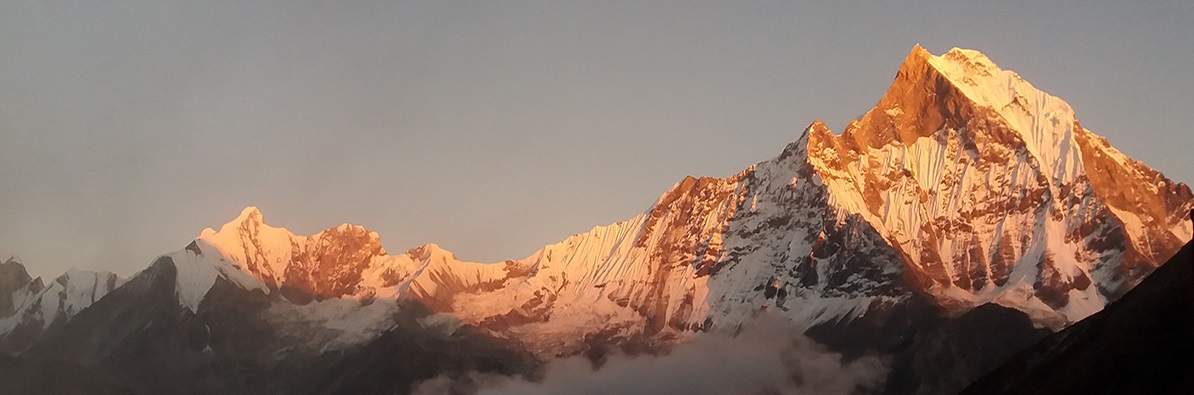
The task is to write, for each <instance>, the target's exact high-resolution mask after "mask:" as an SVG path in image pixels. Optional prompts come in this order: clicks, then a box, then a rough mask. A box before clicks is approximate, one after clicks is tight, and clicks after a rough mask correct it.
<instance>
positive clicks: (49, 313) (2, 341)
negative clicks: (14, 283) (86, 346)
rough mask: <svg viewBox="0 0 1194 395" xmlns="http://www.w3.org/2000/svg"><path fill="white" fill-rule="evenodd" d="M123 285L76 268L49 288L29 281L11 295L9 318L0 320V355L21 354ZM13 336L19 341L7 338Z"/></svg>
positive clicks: (101, 274) (102, 273) (107, 276)
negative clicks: (39, 338)
mask: <svg viewBox="0 0 1194 395" xmlns="http://www.w3.org/2000/svg"><path fill="white" fill-rule="evenodd" d="M124 283H125V279H123V278H120V277H118V276H117V275H115V274H113V273H111V272H106V271H100V272H93V271H87V270H79V269H75V268H71V269H70V270H67V272H66V273H64V274H62V275H61V276H58V277H57V278H55V279H54V280H53V281H50V282H49V284H44V283H43V281H42V279H41V278H35V279H32V280H31V281H29V282H28V283H26V284H25V285H23V286H21V287H19V288H17V289H16V290H15V291H13V292H12V294H11V301H12V307H13V309H12V314H11V315H9V316H7V317H0V351H20V350H21V349H23V348H24V347H26V346H28V345H29V344H32V341H35V340H36V339H37V338H38V337H40V336H41V335H42V334H43V333H44V332H46V331H48V330H51V328H52V327H55V326H61V325H64V324H65V323H66V322H67V321H68V320H70V319H71V318H72V317H74V316H75V315H76V314H79V312H81V311H83V310H84V309H86V308H87V307H90V306H91V305H92V304H93V303H95V302H96V301H98V300H100V299H101V298H103V297H104V296H106V295H107V294H108V293H109V292H111V291H112V290H113V289H116V288H117V287H119V286H121V285H123V284H124ZM16 332H21V333H20V334H19V336H20V337H21V338H14V339H9V338H8V337H9V335H10V334H13V333H16Z"/></svg>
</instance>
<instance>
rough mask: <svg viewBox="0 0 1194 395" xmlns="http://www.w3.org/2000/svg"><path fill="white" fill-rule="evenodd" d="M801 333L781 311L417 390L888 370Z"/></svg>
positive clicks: (658, 384)
mask: <svg viewBox="0 0 1194 395" xmlns="http://www.w3.org/2000/svg"><path fill="white" fill-rule="evenodd" d="M801 333H802V331H801V330H800V329H799V328H797V327H796V326H794V325H792V324H791V323H790V322H788V321H786V320H784V319H783V318H781V317H777V316H775V315H774V314H762V315H759V316H758V317H755V318H753V319H752V320H750V321H748V322H746V323H744V324H743V325H742V326H741V328H739V330H738V333H737V334H736V335H735V334H733V333H725V332H714V333H706V334H701V335H699V336H697V337H696V338H695V339H694V340H693V341H691V342H688V343H685V344H682V345H679V346H676V347H675V348H674V349H673V350H672V351H671V352H670V353H668V354H666V355H659V356H650V355H641V356H627V355H612V356H610V357H609V358H608V360H607V361H606V362H605V363H604V364H601V366H600V367H599V368H596V369H595V368H594V364H593V363H592V362H591V361H590V360H588V359H586V358H584V357H579V356H578V357H572V358H567V359H561V360H556V361H552V362H550V363H549V364H548V365H547V366H546V368H545V371H544V376H543V377H544V378H543V380H542V381H539V382H530V381H526V380H522V379H519V378H512V377H504V376H490V375H478V374H474V375H472V376H471V377H470V380H469V381H470V383H468V384H467V385H462V383H459V382H453V381H452V380H450V379H448V378H446V377H442V376H441V377H439V378H436V379H433V380H429V381H425V382H423V383H421V384H419V385H418V386H417V387H416V389H415V393H416V394H445V393H453V392H457V393H459V392H463V393H479V394H485V395H504V394H580V395H583V394H611V393H627V394H669V393H677V394H850V393H858V392H869V391H868V390H873V389H876V388H878V387H880V386H881V385H882V384H883V381H884V379H885V378H886V377H887V373H888V366H887V362H886V361H884V360H883V359H880V358H877V357H862V358H858V359H856V360H853V361H844V360H843V358H842V356H841V355H840V354H838V353H835V352H832V351H829V350H828V349H826V348H825V347H824V346H822V345H820V344H818V343H816V342H814V341H812V340H811V339H809V338H808V337H805V336H804V335H802V334H801ZM462 387H463V388H462Z"/></svg>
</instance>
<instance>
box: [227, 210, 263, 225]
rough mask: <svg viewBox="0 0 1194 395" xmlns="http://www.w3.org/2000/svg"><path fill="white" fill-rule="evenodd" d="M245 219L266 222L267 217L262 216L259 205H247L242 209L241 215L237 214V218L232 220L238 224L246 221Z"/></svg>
mask: <svg viewBox="0 0 1194 395" xmlns="http://www.w3.org/2000/svg"><path fill="white" fill-rule="evenodd" d="M245 221H253V222H256V223H264V222H265V219H264V218H263V217H262V216H261V210H258V209H257V206H248V207H245V208H244V210H241V211H240V215H238V216H236V219H234V220H232V222H233V223H238V224H239V223H244V222H245Z"/></svg>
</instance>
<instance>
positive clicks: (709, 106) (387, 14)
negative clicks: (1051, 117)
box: [0, 1, 1194, 278]
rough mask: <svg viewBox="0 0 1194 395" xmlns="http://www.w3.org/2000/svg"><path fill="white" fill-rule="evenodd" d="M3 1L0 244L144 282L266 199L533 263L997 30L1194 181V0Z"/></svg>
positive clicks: (1090, 114)
mask: <svg viewBox="0 0 1194 395" xmlns="http://www.w3.org/2000/svg"><path fill="white" fill-rule="evenodd" d="M1028 7H1029V3H1024V4H1021V5H1020V6H1019V7H1011V6H1008V5H1005V4H997V3H977V4H973V5H963V4H955V3H950V2H927V1H923V2H915V3H914V4H899V5H897V4H859V5H850V4H828V5H815V6H802V5H795V4H788V3H783V2H758V3H749V4H733V3H721V2H685V3H663V2H658V3H648V4H639V3H634V2H601V3H599V4H588V3H579V2H512V3H501V4H493V3H483V4H474V3H467V2H428V3H400V4H393V3H387V2H365V3H358V4H356V5H354V6H352V7H349V6H338V5H328V4H322V3H311V4H303V5H295V4H292V3H290V2H275V1H266V2H254V3H251V4H242V3H237V2H227V3H205V4H204V5H203V6H200V5H197V4H192V3H185V2H145V3H139V2H119V3H104V4H96V3H85V4H78V5H73V6H69V7H68V6H62V5H58V4H51V3H41V2H31V3H25V4H22V3H13V2H0V51H3V53H4V54H5V56H4V57H2V58H0V192H2V193H3V196H4V198H3V199H0V225H2V226H0V260H2V259H5V258H7V257H8V256H10V255H15V256H19V257H21V260H22V261H23V262H24V263H25V264H26V266H27V267H28V268H29V271H30V272H31V274H33V275H34V276H47V277H50V278H52V277H55V276H57V275H59V274H60V273H62V272H63V271H65V270H66V269H67V268H69V267H78V268H82V269H88V270H110V271H114V272H116V273H118V274H120V275H123V276H128V275H131V274H132V273H134V272H136V271H137V270H140V269H142V268H144V267H146V266H147V265H148V264H149V263H150V262H151V260H152V259H153V258H154V257H155V256H158V255H160V254H164V253H168V252H171V251H175V250H178V249H181V248H182V247H183V246H185V245H186V243H187V242H189V241H190V240H191V239H192V238H194V237H195V236H197V235H198V234H199V232H200V231H201V230H202V229H203V228H205V227H212V228H217V229H218V228H219V226H220V225H222V224H224V223H225V222H227V221H229V220H231V219H233V218H234V217H236V216H237V214H239V213H240V211H241V209H243V208H244V207H246V206H257V207H259V208H260V210H261V211H262V212H263V214H264V217H265V220H266V222H267V223H269V224H270V225H272V226H275V227H284V228H287V229H289V230H291V231H292V232H295V233H297V234H311V233H315V232H318V231H319V230H322V229H325V228H329V227H333V226H336V225H338V224H341V223H354V224H359V225H362V226H365V227H367V228H369V229H371V230H374V231H377V232H378V233H379V234H380V235H381V238H382V242H383V245H384V247H385V248H386V249H387V250H389V251H391V252H392V253H397V252H401V251H405V250H407V249H409V248H413V247H416V246H419V245H421V244H424V243H436V244H439V245H441V246H443V247H444V248H446V249H448V250H451V251H453V252H455V253H456V255H457V256H458V257H459V258H461V259H463V260H469V261H479V262H497V261H501V260H504V259H519V258H523V257H525V256H527V255H530V254H531V253H533V252H534V251H535V250H537V249H539V248H541V247H542V246H544V245H546V244H550V243H555V242H558V241H560V240H563V239H564V238H566V237H567V236H568V235H571V234H574V233H579V232H584V231H587V230H589V229H590V228H592V227H594V226H598V225H606V224H610V223H613V222H618V221H623V220H627V219H630V218H631V217H633V216H634V215H636V214H638V213H640V212H642V211H644V210H646V209H648V208H649V206H650V204H651V203H653V202H654V201H655V200H656V199H657V198H658V196H659V195H660V194H662V193H663V192H665V191H666V190H667V188H668V187H670V186H671V185H673V184H674V183H676V182H678V181H680V180H681V179H683V178H684V176H686V175H694V176H717V177H724V176H728V175H732V174H734V173H737V172H739V171H741V170H742V169H744V168H746V167H747V166H749V165H751V164H753V163H756V162H759V161H763V160H767V159H769V158H771V157H773V156H774V155H776V154H778V153H779V151H780V150H781V149H782V148H783V147H784V145H786V144H787V143H788V142H790V141H793V140H795V139H796V138H797V137H798V136H799V134H800V132H801V131H802V129H803V128H804V126H806V125H808V124H809V123H811V122H812V121H813V120H815V119H822V120H824V121H825V122H826V123H827V124H828V125H829V126H830V127H831V128H832V129H833V130H834V132H835V133H840V132H841V129H842V127H843V126H844V125H845V124H846V123H847V122H848V121H849V120H851V119H853V118H855V117H858V116H860V115H861V114H863V113H864V112H866V111H867V110H869V109H870V108H871V107H872V106H873V105H874V104H875V103H876V102H878V100H879V98H880V97H881V96H882V94H883V93H884V92H885V91H886V90H887V88H888V86H889V85H890V83H891V81H892V78H893V77H894V75H895V73H896V69H897V68H898V66H899V64H900V63H901V62H902V61H903V59H904V57H905V55H907V53H908V51H909V50H911V49H912V47H913V46H914V45H915V44H918V43H919V44H920V45H922V46H924V47H925V48H926V49H928V50H929V51H930V52H932V53H934V54H941V53H944V52H946V51H948V50H949V49H950V48H953V47H963V48H972V49H977V50H979V51H981V52H983V53H984V54H986V55H987V56H988V57H990V59H991V60H993V61H994V62H995V63H997V64H998V65H999V66H1000V67H1002V68H1004V69H1009V70H1014V71H1016V72H1017V73H1019V75H1020V76H1022V77H1023V78H1024V79H1025V80H1027V81H1029V82H1031V83H1032V84H1033V85H1035V86H1036V87H1038V88H1040V89H1041V90H1043V91H1046V92H1048V93H1050V94H1053V95H1055V96H1058V97H1060V98H1062V99H1063V100H1066V101H1067V102H1068V103H1069V104H1070V105H1071V106H1072V107H1073V108H1074V111H1075V112H1076V114H1077V117H1078V120H1079V122H1081V123H1082V125H1083V127H1085V128H1087V129H1089V130H1091V131H1093V132H1095V133H1097V134H1099V135H1102V136H1105V137H1106V138H1107V139H1108V140H1109V141H1110V143H1111V144H1112V145H1113V146H1115V147H1116V148H1118V149H1119V150H1121V151H1123V152H1124V153H1125V154H1127V155H1129V156H1131V157H1132V158H1134V159H1137V160H1140V161H1142V162H1144V163H1145V164H1147V165H1149V166H1150V167H1153V168H1155V169H1157V170H1160V171H1161V172H1163V173H1164V174H1165V175H1166V176H1168V177H1169V178H1172V179H1174V180H1176V181H1181V182H1188V181H1194V178H1191V175H1192V174H1191V172H1190V170H1189V169H1190V168H1191V165H1194V155H1190V154H1188V153H1186V152H1187V151H1188V147H1192V146H1194V133H1191V130H1189V129H1190V127H1189V125H1192V124H1194V112H1192V111H1190V103H1194V77H1191V74H1190V72H1189V66H1188V65H1190V64H1194V42H1192V41H1194V40H1190V37H1194V26H1191V24H1189V23H1188V22H1189V21H1190V20H1194V3H1190V2H1179V1H1174V2H1163V3H1162V2H1154V3H1149V4H1112V5H1097V6H1092V5H1088V4H1086V3H1085V2H1078V1H1065V2H1050V3H1048V4H1031V7H1032V8H1028Z"/></svg>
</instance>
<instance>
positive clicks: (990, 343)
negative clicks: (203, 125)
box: [0, 46, 1194, 393]
mask: <svg viewBox="0 0 1194 395" xmlns="http://www.w3.org/2000/svg"><path fill="white" fill-rule="evenodd" d="M726 143H727V144H732V142H726ZM1191 209H1194V195H1191V192H1190V189H1189V187H1187V186H1186V185H1185V184H1181V183H1176V182H1173V181H1172V180H1169V179H1168V178H1165V177H1164V175H1162V174H1160V173H1159V172H1157V171H1155V170H1153V169H1151V168H1149V167H1147V166H1146V165H1144V164H1142V163H1140V162H1138V161H1135V160H1133V159H1131V158H1128V157H1127V156H1125V155H1123V154H1122V153H1120V152H1119V151H1117V150H1116V149H1115V148H1113V147H1112V146H1111V145H1110V144H1108V142H1107V140H1106V139H1104V138H1103V137H1100V136H1098V135H1095V134H1094V133H1092V132H1090V131H1087V130H1086V129H1084V128H1083V127H1082V126H1081V125H1080V124H1079V123H1078V121H1077V118H1076V117H1075V115H1074V111H1073V110H1072V109H1071V108H1070V106H1069V105H1068V104H1066V103H1065V102H1064V101H1062V100H1061V99H1059V98H1056V97H1054V96H1051V95H1049V94H1047V93H1044V92H1042V91H1040V90H1038V89H1036V88H1034V87H1033V86H1032V85H1031V84H1029V83H1028V82H1026V81H1024V80H1023V79H1021V78H1020V77H1019V76H1018V75H1016V74H1015V73H1014V72H1011V71H1006V70H1002V69H1000V68H999V67H998V66H996V65H995V64H994V63H993V62H992V61H991V60H990V59H988V58H987V57H986V56H984V55H983V54H981V53H979V52H977V51H973V50H964V49H953V50H951V51H949V52H948V53H946V54H944V55H942V56H935V55H932V54H930V53H929V52H927V51H926V50H924V49H923V48H921V47H920V46H917V47H915V48H913V50H912V51H911V53H910V54H909V55H908V57H907V58H906V59H905V60H904V63H903V64H902V65H901V66H900V68H899V70H898V71H897V73H896V76H895V81H894V82H893V84H892V86H891V88H890V89H889V90H888V92H887V93H886V94H885V95H884V96H883V97H882V98H881V99H880V101H879V103H878V104H877V105H876V106H875V107H874V108H872V109H871V110H870V111H868V112H867V113H866V114H865V115H864V116H862V117H861V118H859V119H857V120H854V121H852V122H851V123H850V124H849V125H848V126H847V127H846V129H845V130H844V131H843V132H842V133H841V134H839V135H835V134H833V133H832V132H830V130H829V129H828V128H827V127H826V126H825V124H824V123H822V122H821V121H815V122H813V123H812V124H811V125H809V126H808V127H807V128H806V129H805V130H804V131H803V132H802V133H801V134H800V135H799V137H797V138H796V140H795V141H793V142H792V143H790V144H788V145H787V146H786V147H784V148H783V150H782V151H780V153H779V155H777V156H776V157H774V158H772V159H769V160H766V161H763V162H760V163H757V164H755V165H751V166H749V167H747V168H746V169H745V170H743V171H742V172H740V173H738V174H735V175H733V176H730V177H726V178H712V177H701V178H694V177H687V178H685V179H683V180H682V181H680V182H679V183H677V184H676V185H675V186H673V187H672V188H671V189H670V190H668V191H667V192H665V193H664V194H663V195H662V196H661V197H660V198H659V199H658V200H657V201H656V203H655V204H653V205H652V206H651V207H649V208H648V209H647V210H645V211H644V212H642V213H641V214H639V215H637V216H635V217H634V218H631V219H629V220H627V221H624V222H618V223H615V224H611V225H608V226H599V227H595V228H593V229H592V230H591V231H589V232H587V233H582V234H577V235H572V236H570V237H568V238H566V239H564V240H563V241H561V242H559V243H556V244H552V245H548V246H545V247H543V248H542V249H540V250H539V251H537V252H535V253H534V254H532V255H531V256H529V257H526V258H523V259H512V260H507V261H504V262H497V263H473V262H462V261H460V260H458V259H456V257H455V256H454V255H453V254H452V253H451V252H448V251H447V250H444V249H443V248H440V247H439V246H437V245H434V244H428V245H423V246H420V247H416V248H413V249H411V250H408V251H406V252H403V253H398V254H390V253H389V252H387V251H386V250H385V249H384V248H383V247H382V244H381V240H380V238H379V236H378V234H377V233H375V232H372V231H369V230H367V229H365V228H362V227H360V226H355V225H348V224H345V225H340V226H337V227H334V228H331V229H327V230H324V231H322V232H319V233H316V234H314V235H310V236H300V235H295V234H293V233H291V232H289V231H287V230H286V229H284V228H275V227H271V226H269V225H267V224H266V223H265V221H264V217H263V215H262V213H261V212H260V211H259V210H258V209H257V208H255V207H249V208H246V209H245V210H244V211H243V212H241V214H240V215H239V216H237V217H236V218H235V219H233V220H232V221H231V222H228V223H227V224H225V225H224V226H222V227H221V228H220V229H219V230H213V229H205V230H203V231H202V232H201V233H200V235H199V237H198V238H196V239H195V240H194V241H192V242H191V243H190V244H188V245H186V246H185V247H184V248H182V249H180V250H179V251H176V252H173V253H169V254H166V255H162V256H161V257H159V258H158V259H157V260H155V261H154V262H153V263H152V264H151V265H150V266H149V267H147V268H146V269H145V270H142V271H141V272H138V273H136V274H134V275H133V276H131V277H130V278H128V279H122V278H119V277H118V276H116V275H113V274H112V273H93V272H87V271H80V270H72V271H70V272H67V273H66V274H64V275H62V276H61V277H59V278H57V279H54V280H52V281H50V282H49V283H48V284H47V282H46V281H43V280H42V279H40V278H39V279H32V278H30V276H29V275H28V274H27V272H26V271H25V268H24V267H23V266H22V265H21V263H19V262H16V261H13V260H9V261H8V262H5V263H4V264H0V317H2V318H0V350H2V351H3V352H5V353H7V354H9V355H10V356H9V357H6V359H0V378H3V377H16V379H12V380H8V381H7V384H3V383H0V389H3V388H8V389H10V390H16V391H42V390H45V391H48V392H57V391H52V390H53V389H59V388H61V389H63V390H64V391H68V392H69V391H70V388H73V387H70V386H71V385H80V386H82V387H81V388H88V389H90V390H91V391H89V392H105V391H107V392H112V393H122V392H134V393H176V392H183V393H187V392H192V393H241V392H244V393H248V392H261V391H266V392H270V393H277V392H284V393H345V392H359V391H364V392H369V393H376V392H382V393H385V392H396V393H406V392H410V391H412V389H413V387H412V385H414V384H415V383H417V382H419V381H421V380H425V379H429V378H432V377H436V376H440V375H445V374H447V375H464V374H466V373H468V372H476V371H480V372H492V373H496V374H521V375H524V376H527V377H535V375H536V373H535V372H537V371H538V370H539V367H540V366H541V365H542V364H543V363H544V362H546V361H550V360H552V359H554V358H558V357H565V356H574V355H587V356H591V357H594V358H598V357H599V356H600V355H603V354H604V353H607V352H610V351H614V350H620V351H621V352H629V353H635V352H644V351H646V352H661V351H666V350H668V349H669V348H671V347H676V346H677V345H680V344H683V343H684V342H686V341H687V340H689V339H692V338H693V337H694V336H697V335H698V334H699V333H702V332H707V331H734V329H735V328H736V327H738V326H739V325H741V324H742V323H743V322H744V321H747V320H748V318H749V317H751V316H752V315H755V314H758V312H759V311H760V310H764V309H765V310H767V311H769V312H773V313H775V314H778V315H780V316H782V317H784V318H786V319H788V320H789V321H791V322H792V323H794V324H795V325H796V326H797V327H798V328H801V329H803V330H804V331H805V334H807V335H808V336H810V337H812V338H813V339H815V340H817V341H818V342H821V343H824V344H825V345H827V346H828V347H829V348H830V349H832V350H834V351H836V352H839V353H842V354H843V355H845V356H846V357H847V358H855V357H858V356H862V355H881V356H886V357H887V358H889V359H890V361H891V374H890V376H889V378H888V380H887V382H886V386H885V387H884V389H883V390H884V391H886V392H888V393H954V392H957V391H959V390H961V389H963V388H965V387H966V386H967V385H969V384H970V383H971V382H972V381H974V380H975V379H978V378H979V377H980V376H981V375H983V374H985V373H987V372H990V371H992V370H994V369H996V367H998V366H999V365H1000V364H1001V363H1003V362H1004V361H1007V360H1009V359H1011V358H1013V356H1015V357H1016V358H1017V360H1020V361H1025V360H1028V361H1041V360H1047V361H1061V360H1062V359H1060V358H1063V357H1065V355H1062V356H1058V355H1056V352H1057V351H1055V350H1056V348H1055V347H1056V346H1053V348H1050V346H1042V345H1038V346H1036V347H1035V348H1033V350H1031V351H1032V352H1034V353H1035V354H1021V355H1019V356H1016V353H1018V352H1020V351H1021V350H1023V349H1025V348H1028V347H1029V346H1031V345H1033V344H1034V343H1036V342H1037V341H1039V340H1041V339H1044V338H1046V337H1047V336H1049V335H1050V334H1051V333H1053V332H1056V331H1062V330H1065V329H1066V328H1067V327H1070V328H1071V329H1069V330H1065V331H1063V332H1060V333H1059V334H1058V335H1060V336H1071V337H1072V336H1073V335H1065V334H1066V333H1073V331H1081V330H1082V329H1080V328H1084V327H1086V326H1084V325H1087V326H1089V325H1100V324H1086V323H1085V322H1083V323H1081V324H1077V325H1074V324H1075V323H1077V322H1079V321H1081V320H1083V319H1085V318H1087V317H1090V316H1092V315H1094V314H1096V313H1098V312H1099V311H1100V310H1102V309H1103V308H1104V307H1105V306H1107V305H1108V304H1109V303H1112V302H1114V301H1116V300H1117V299H1119V298H1121V297H1124V296H1125V295H1126V294H1129V292H1130V291H1131V290H1132V289H1133V287H1135V286H1136V285H1137V284H1140V283H1141V281H1142V280H1144V279H1145V277H1147V276H1149V274H1150V273H1152V272H1153V270H1154V269H1156V268H1157V267H1158V266H1160V265H1161V264H1162V263H1164V262H1165V261H1166V260H1168V259H1170V257H1172V256H1174V254H1175V253H1177V252H1178V251H1179V249H1181V248H1182V245H1183V244H1185V243H1186V242H1188V241H1189V240H1190V239H1191V236H1192V233H1194V231H1192V229H1191V226H1192V223H1191V219H1190V217H1189V216H1188V214H1189V213H1190V211H1191ZM64 248H66V247H64ZM1187 271H1188V270H1187ZM1158 273H1161V272H1160V271H1158ZM1158 275H1160V274H1158ZM1154 277H1155V276H1154ZM1149 281H1153V282H1157V281H1164V280H1153V279H1152V278H1150V279H1149ZM1135 294H1136V293H1132V295H1135ZM772 295H773V296H774V298H769V296H772ZM1140 298H1143V297H1138V298H1137V299H1133V300H1141V299H1140ZM1150 300H1151V299H1150ZM1134 303H1143V302H1134ZM1113 306H1115V305H1113ZM1117 314H1120V315H1122V314H1125V313H1123V312H1120V313H1113V310H1112V309H1109V310H1108V311H1107V313H1106V314H1103V315H1096V316H1095V317H1094V318H1092V320H1102V321H1107V320H1111V319H1114V318H1107V317H1118V316H1119V315H1117ZM1100 317H1103V318H1100ZM1072 325H1073V326H1072ZM1071 326H1072V327H1071ZM1084 339H1085V338H1084ZM1095 341H1096V340H1083V342H1082V343H1080V344H1083V345H1086V344H1093V343H1088V342H1095ZM1067 344H1068V343H1067ZM1050 350H1053V351H1050ZM1041 355H1046V356H1041ZM1067 355H1069V354H1067ZM1042 358H1044V359H1042ZM1020 363H1021V365H1019V366H1027V365H1024V364H1026V363H1028V364H1036V365H1032V366H1054V365H1039V363H1038V362H1032V363H1029V362H1020ZM1045 363H1056V364H1061V363H1062V362H1045ZM1057 366H1060V365H1057ZM1067 366H1069V365H1067ZM47 369H52V370H59V371H62V372H64V373H63V374H64V375H68V376H70V377H74V378H77V380H73V381H72V379H64V380H50V379H46V378H39V377H40V376H37V375H36V374H33V375H30V374H12V372H26V371H35V372H36V371H45V370H47ZM1009 369H1011V370H1009ZM1016 369H1020V370H1016ZM1024 369H1028V370H1024ZM1031 369H1032V368H1007V367H1005V368H1002V369H1000V370H999V371H998V372H997V374H998V375H1000V376H995V377H1011V378H1015V377H1023V376H1022V375H1024V374H1028V373H1024V371H1030V370H1031ZM6 372H8V373H9V375H8V376H6V375H5V374H6ZM68 372H69V374H68ZM1033 377H1037V379H1040V376H1033ZM1000 380H1001V379H999V378H986V379H984V381H983V382H982V383H1000V384H999V385H1000V387H998V388H1012V387H1007V386H1008V385H1010V384H1007V382H1004V381H1000ZM1007 380H1012V379H1007ZM1040 380H1043V379H1040ZM46 381H54V382H46ZM992 385H994V384H992ZM6 386H7V387H6ZM54 386H59V387H54ZM991 388H995V387H991ZM1058 388H1061V387H1058ZM1066 388H1074V387H1066ZM971 390H974V389H973V387H972V389H971ZM979 392H981V391H979Z"/></svg>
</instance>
